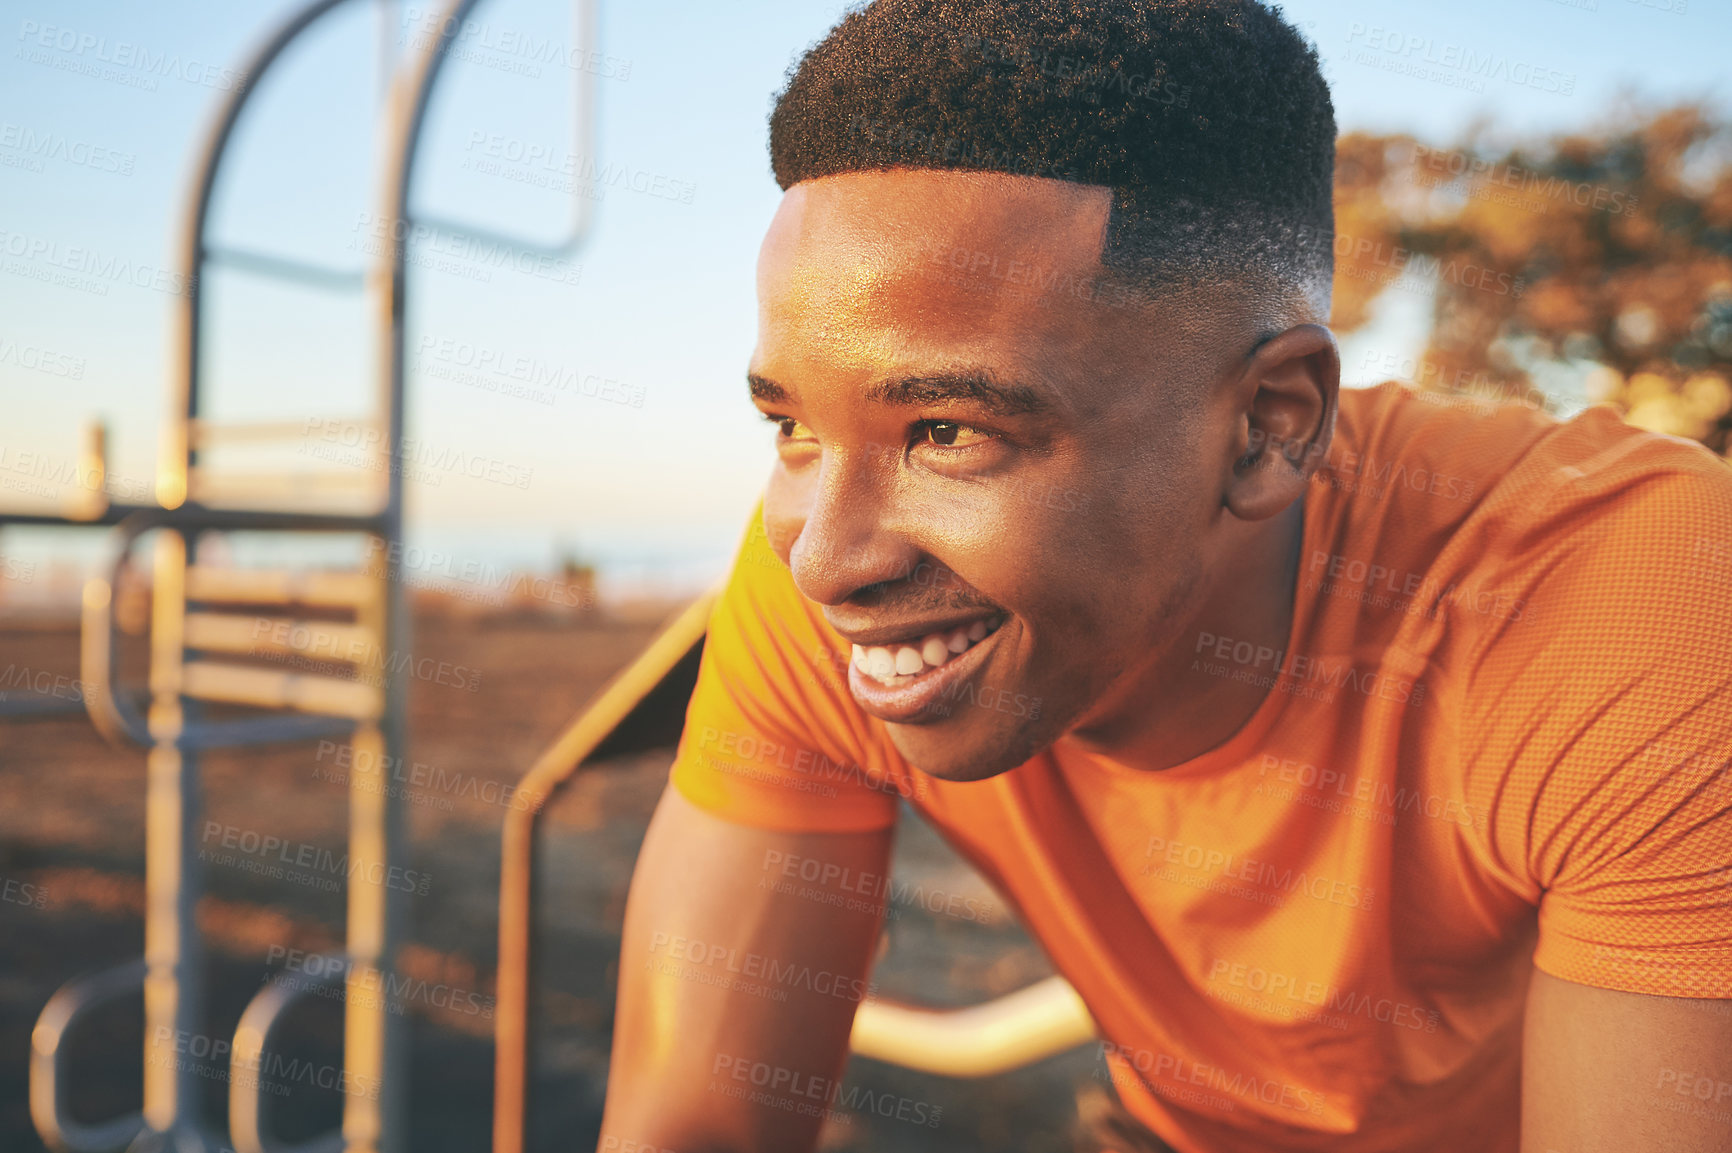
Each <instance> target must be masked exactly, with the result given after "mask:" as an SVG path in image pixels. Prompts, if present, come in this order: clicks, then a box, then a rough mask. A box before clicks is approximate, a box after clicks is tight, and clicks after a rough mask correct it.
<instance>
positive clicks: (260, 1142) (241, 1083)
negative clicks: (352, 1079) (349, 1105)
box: [229, 958, 365, 1153]
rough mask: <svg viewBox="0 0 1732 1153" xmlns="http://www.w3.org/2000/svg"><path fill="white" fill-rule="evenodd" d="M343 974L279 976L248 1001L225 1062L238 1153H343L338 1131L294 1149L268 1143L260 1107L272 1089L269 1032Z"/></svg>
mask: <svg viewBox="0 0 1732 1153" xmlns="http://www.w3.org/2000/svg"><path fill="white" fill-rule="evenodd" d="M331 959H335V958H331ZM345 972H347V966H343V967H340V968H338V969H336V970H335V972H331V971H327V972H324V973H320V974H318V975H317V976H309V977H297V978H295V979H294V981H293V982H292V983H291V982H290V981H286V980H284V979H283V978H282V977H281V976H278V977H277V978H276V979H275V980H273V981H271V983H270V984H268V985H266V986H265V987H264V988H263V989H260V990H259V991H258V993H257V994H255V995H254V997H253V999H252V1000H251V1001H250V1002H248V1004H247V1008H246V1012H244V1013H242V1014H241V1019H240V1023H239V1024H238V1025H236V1026H235V1041H234V1048H233V1049H232V1050H231V1051H230V1052H231V1057H230V1059H229V1136H230V1139H231V1140H232V1141H233V1142H234V1146H235V1150H236V1153H336V1151H337V1150H339V1149H341V1148H342V1145H343V1135H342V1133H340V1132H337V1131H333V1132H331V1133H328V1134H325V1135H323V1136H320V1137H315V1138H313V1139H312V1140H311V1141H304V1142H301V1143H299V1144H296V1145H287V1146H286V1145H283V1144H282V1143H280V1142H276V1141H273V1140H271V1139H270V1137H269V1136H268V1135H267V1134H266V1132H265V1127H264V1115H263V1110H262V1109H261V1108H260V1105H261V1103H262V1102H263V1100H264V1093H265V1087H266V1086H267V1085H269V1084H270V1081H269V1079H268V1078H267V1077H266V1076H265V1075H264V1074H265V1070H267V1069H269V1068H270V1065H269V1063H268V1061H267V1056H268V1054H269V1052H270V1043H271V1034H272V1032H274V1031H275V1029H276V1027H277V1025H278V1023H279V1022H280V1021H281V1020H282V1019H283V1017H284V1015H285V1014H287V1013H288V1011H289V1009H291V1008H292V1007H293V1006H294V1004H295V1002H296V1001H299V1000H300V999H301V998H302V997H305V996H307V995H308V994H310V993H312V992H314V991H316V990H318V989H321V988H326V987H329V986H331V985H334V984H336V982H337V979H338V978H339V977H341V976H342V975H343V973H345ZM345 1072H347V1070H345ZM361 1091H362V1092H365V1088H364V1087H361Z"/></svg>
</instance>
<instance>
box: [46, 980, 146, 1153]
mask: <svg viewBox="0 0 1732 1153" xmlns="http://www.w3.org/2000/svg"><path fill="white" fill-rule="evenodd" d="M143 986H144V962H143V961H142V960H139V961H128V962H127V963H126V964H124V965H117V966H115V967H114V968H112V969H106V970H104V971H103V972H100V973H96V974H94V975H92V976H88V977H79V978H77V979H75V980H72V981H68V982H67V983H66V984H64V985H62V986H61V987H60V988H59V989H58V990H56V991H55V993H54V996H52V997H50V998H48V1004H46V1005H44V1006H43V1007H42V1013H41V1015H40V1016H38V1017H37V1018H36V1028H35V1029H33V1030H32V1031H31V1033H30V1119H31V1121H33V1122H35V1124H36V1131H37V1132H38V1133H39V1134H41V1135H42V1140H43V1143H44V1144H46V1145H47V1146H48V1147H49V1148H50V1149H64V1150H69V1151H70V1153H105V1151H106V1150H110V1149H119V1148H124V1147H125V1146H126V1145H127V1144H128V1143H129V1142H131V1141H132V1139H133V1138H134V1137H136V1136H138V1134H139V1133H140V1132H142V1131H143V1129H144V1114H143V1112H138V1113H128V1114H125V1115H123V1116H120V1117H115V1118H112V1119H110V1120H108V1121H103V1122H99V1123H98V1124H95V1125H83V1124H80V1123H79V1122H77V1121H74V1120H73V1119H72V1118H71V1116H70V1115H69V1114H68V1113H67V1110H66V1077H65V1075H64V1074H65V1069H64V1066H65V1063H66V1051H65V1045H64V1042H65V1040H66V1037H67V1035H68V1034H69V1033H70V1032H71V1031H72V1025H73V1022H75V1021H77V1020H78V1018H80V1017H82V1016H84V1015H85V1014H86V1013H88V1012H90V1011H91V1010H92V1009H95V1008H96V1007H97V1006H98V1005H101V1004H103V1003H105V1002H108V1001H112V1000H114V999H115V998H117V997H123V996H125V995H126V994H128V993H131V992H133V991H134V990H137V989H141V988H143Z"/></svg>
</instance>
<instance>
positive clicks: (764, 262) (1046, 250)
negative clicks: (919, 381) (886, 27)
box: [754, 170, 1126, 372]
mask: <svg viewBox="0 0 1732 1153" xmlns="http://www.w3.org/2000/svg"><path fill="white" fill-rule="evenodd" d="M1111 199H1112V197H1111V193H1110V191H1109V190H1108V189H1106V188H1103V187H1099V186H1094V185H1081V184H1074V183H1070V182H1066V181H1058V180H1048V179H1044V178H1039V177H1025V176H1003V175H998V174H984V173H961V172H951V171H929V170H892V171H886V172H860V173H847V174H843V175H838V176H830V177H825V178H823V179H819V180H812V181H806V182H803V183H801V184H797V185H795V186H794V187H793V188H792V189H790V190H789V191H788V193H787V195H786V196H785V197H784V198H783V200H782V204H781V206H780V208H779V209H778V210H777V212H776V216H775V219H774V220H773V221H772V222H771V225H770V229H769V232H768V233H767V234H766V236H765V238H764V244H763V248H762V251H761V253H760V256H759V261H758V295H759V305H760V317H759V320H760V333H759V336H760V342H759V348H758V355H757V356H756V357H755V358H754V368H755V369H756V370H759V371H764V370H767V369H771V368H772V367H785V369H786V370H796V371H797V370H798V369H799V368H800V367H801V366H800V365H799V364H798V363H797V362H799V361H801V360H808V359H813V360H822V362H823V363H824V366H825V367H826V369H828V370H830V371H837V370H845V369H846V368H847V367H849V366H853V367H858V368H859V369H860V370H862V371H867V372H871V371H874V370H888V369H889V368H890V367H891V366H890V365H889V364H887V363H885V362H887V361H903V362H906V361H911V360H912V361H922V362H926V363H928V364H931V363H933V362H937V361H946V360H950V361H981V360H987V361H995V360H996V361H999V362H1004V361H1006V360H1010V361H1014V360H1019V359H1021V360H1029V359H1047V358H1050V357H1054V356H1057V357H1064V356H1066V355H1069V354H1072V353H1074V352H1075V351H1076V350H1077V347H1078V346H1079V345H1081V344H1084V343H1086V342H1087V341H1089V340H1091V339H1098V338H1099V337H1100V336H1101V335H1102V329H1103V327H1110V322H1111V321H1112V320H1113V319H1116V318H1114V317H1113V316H1111V315H1109V314H1110V313H1112V312H1115V311H1117V312H1123V311H1126V310H1125V309H1122V308H1121V309H1113V308H1110V307H1108V306H1107V305H1105V304H1103V303H1102V299H1101V297H1100V292H1101V286H1100V283H1099V282H1100V277H1101V275H1102V273H1103V272H1104V269H1103V268H1102V266H1101V263H1100V253H1101V245H1102V242H1103V239H1104V236H1105V229H1106V223H1107V216H1108V211H1109V208H1110V206H1111ZM771 362H783V363H782V364H780V365H773V364H772V363H771ZM790 362H792V363H790Z"/></svg>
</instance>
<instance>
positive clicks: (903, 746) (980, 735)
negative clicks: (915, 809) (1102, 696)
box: [884, 724, 1052, 783]
mask: <svg viewBox="0 0 1732 1153" xmlns="http://www.w3.org/2000/svg"><path fill="white" fill-rule="evenodd" d="M884 727H885V729H886V730H887V731H888V732H889V734H890V741H891V743H892V744H894V745H895V746H896V751H897V752H899V753H901V754H902V758H903V759H904V760H906V761H907V762H908V763H909V764H910V765H912V766H913V767H915V768H917V769H919V770H920V771H921V772H923V773H925V774H926V775H927V776H929V777H937V778H938V779H939V780H941V781H956V782H959V783H960V782H965V781H984V780H987V779H988V778H991V777H996V776H998V775H999V774H1001V773H1007V772H1009V771H1010V770H1011V769H1014V768H1016V767H1017V766H1018V765H1020V764H1022V763H1023V762H1024V761H1027V760H1028V759H1029V758H1030V757H1033V756H1034V755H1035V754H1037V753H1039V752H1040V751H1041V750H1042V749H1043V748H1045V747H1046V746H1047V745H1050V744H1051V743H1052V741H1051V740H1050V739H1045V740H1040V739H1037V738H1036V736H1035V734H1034V733H1033V732H1031V731H1029V730H1028V729H1027V728H1026V727H1023V726H1005V727H1002V728H1000V727H997V726H994V728H993V729H991V730H990V731H985V732H982V731H980V729H979V728H978V727H976V728H975V729H974V731H968V730H967V729H965V728H964V727H962V726H959V725H953V724H940V725H930V724H928V725H896V724H886V725H885V726H884Z"/></svg>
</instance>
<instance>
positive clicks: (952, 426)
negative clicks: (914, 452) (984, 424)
mask: <svg viewBox="0 0 1732 1153" xmlns="http://www.w3.org/2000/svg"><path fill="white" fill-rule="evenodd" d="M924 429H925V432H926V436H927V438H928V440H929V441H930V442H931V443H932V444H935V445H937V446H938V447H940V448H971V447H973V446H974V445H977V444H985V443H986V442H987V441H989V440H991V439H992V437H991V435H990V434H988V433H984V432H981V431H980V430H979V429H976V428H969V427H968V426H967V425H966V424H957V423H956V422H955V421H951V420H929V421H927V422H926V424H925V426H924Z"/></svg>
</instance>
